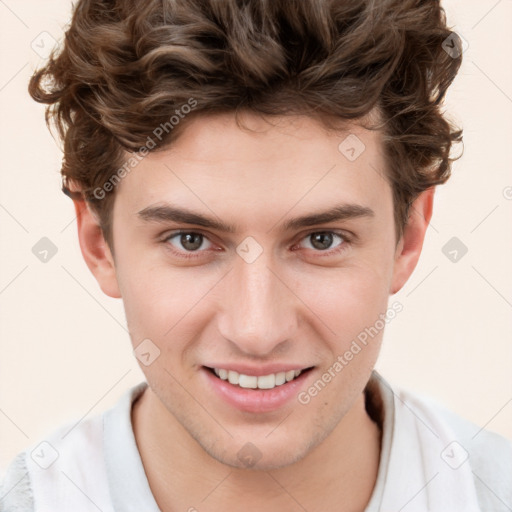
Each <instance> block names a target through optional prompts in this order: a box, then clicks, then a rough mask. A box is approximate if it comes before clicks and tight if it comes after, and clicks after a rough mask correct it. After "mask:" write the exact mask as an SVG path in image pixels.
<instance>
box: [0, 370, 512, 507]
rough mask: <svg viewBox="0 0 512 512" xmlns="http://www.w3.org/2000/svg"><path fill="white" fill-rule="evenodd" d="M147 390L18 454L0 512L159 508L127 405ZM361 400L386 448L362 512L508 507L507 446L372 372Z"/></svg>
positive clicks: (1, 492)
mask: <svg viewBox="0 0 512 512" xmlns="http://www.w3.org/2000/svg"><path fill="white" fill-rule="evenodd" d="M146 386H147V384H146V383H145V382H142V383H140V384H138V385H137V386H135V387H133V388H131V389H130V390H128V391H127V392H126V393H125V394H124V395H123V397H122V398H121V399H120V400H119V401H118V403H117V404H116V405H115V406H114V407H112V408H111V409H109V410H107V411H106V412H104V413H103V414H101V415H97V416H95V417H91V418H89V419H86V420H84V421H82V422H80V423H78V424H76V425H73V424H70V425H67V426H65V427H62V428H60V429H59V430H57V431H55V432H53V433H52V434H51V435H49V436H48V437H47V438H46V440H44V441H42V442H41V443H37V444H35V445H33V446H31V447H30V448H28V449H27V450H25V451H24V452H22V453H20V454H19V455H18V456H17V457H16V458H15V459H14V460H13V462H12V463H11V465H10V466H9V468H8V469H7V473H6V475H5V477H4V480H3V483H2V486H1V487H0V511H1V512H21V511H23V512H89V511H91V512H93V511H94V512H98V510H100V511H101V512H114V511H116V512H124V511H133V512H158V511H159V508H158V506H157V504H156V502H155V499H154V497H153V495H152V493H151V489H150V487H149V483H148V480H147V477H146V474H145V472H144V467H143V465H142V461H141V458H140V454H139V452H138V450H137V445H136V443H135V437H134V434H133V429H132V424H131V407H132V404H133V402H134V401H135V400H136V398H137V397H138V396H139V395H140V394H141V393H142V392H143V391H144V389H145V388H146ZM366 403H367V410H368V411H369V414H370V416H371V417H372V418H373V419H374V421H377V423H379V425H380V426H381V428H382V446H381V457H380V463H379V471H378V476H377V482H376V485H375V488H374V490H373V494H372V497H371V499H370V502H369V503H368V505H367V507H366V509H365V511H364V512H423V511H435V512H478V511H482V512H510V511H512V442H511V441H509V440H507V439H505V438H503V437H501V436H498V435H497V434H493V433H491V432H488V431H486V430H482V429H480V428H479V427H478V426H476V425H474V424H472V423H470V422H468V421H467V420H464V419H462V418H460V417H458V416H456V415H455V414H453V413H452V412H450V411H448V410H446V409H444V408H443V407H442V406H440V405H439V404H437V403H436V402H434V401H432V400H430V399H428V398H425V397H422V396H420V395H418V394H414V393H410V392H407V391H398V390H393V389H392V388H391V386H390V385H389V384H388V383H387V382H386V381H385V380H384V379H383V378H382V377H381V376H380V375H379V374H378V373H377V372H376V371H374V372H373V374H372V377H371V379H370V381H369V383H368V385H367V388H366ZM73 427H74V428H73ZM193 501H194V498H193V497H191V506H192V507H193V505H194V503H193ZM197 509H198V510H200V507H199V506H198V507H197Z"/></svg>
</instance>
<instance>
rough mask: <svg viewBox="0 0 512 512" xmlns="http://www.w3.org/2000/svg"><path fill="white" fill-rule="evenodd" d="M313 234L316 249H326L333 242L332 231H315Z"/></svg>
mask: <svg viewBox="0 0 512 512" xmlns="http://www.w3.org/2000/svg"><path fill="white" fill-rule="evenodd" d="M311 236H312V244H313V247H315V249H320V250H325V249H328V248H329V247H330V246H331V244H332V233H314V234H313V235H311Z"/></svg>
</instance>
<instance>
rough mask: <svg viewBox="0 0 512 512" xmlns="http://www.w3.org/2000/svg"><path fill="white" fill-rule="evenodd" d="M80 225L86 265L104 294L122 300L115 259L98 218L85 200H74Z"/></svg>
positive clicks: (79, 232)
mask: <svg viewBox="0 0 512 512" xmlns="http://www.w3.org/2000/svg"><path fill="white" fill-rule="evenodd" d="M73 202H74V204H75V211H76V220H77V225H78V240H79V242H80V249H81V250H82V255H83V257H84V260H85V263H86V264H87V266H88V267H89V270H90V271H91V272H92V273H93V275H94V277H95V278H96V281H98V284H99V285H100V288H101V289H102V290H103V292H104V293H105V294H106V295H108V296H109V297H113V298H115V299H118V298H121V293H120V291H119V286H118V283H117V276H116V271H115V264H114V258H113V256H112V253H111V251H110V248H109V246H108V244H107V242H106V241H105V238H104V236H103V232H102V231H101V227H100V224H99V221H98V218H97V216H96V215H95V214H94V212H93V211H91V208H90V207H89V205H88V204H87V202H86V201H85V200H83V199H73Z"/></svg>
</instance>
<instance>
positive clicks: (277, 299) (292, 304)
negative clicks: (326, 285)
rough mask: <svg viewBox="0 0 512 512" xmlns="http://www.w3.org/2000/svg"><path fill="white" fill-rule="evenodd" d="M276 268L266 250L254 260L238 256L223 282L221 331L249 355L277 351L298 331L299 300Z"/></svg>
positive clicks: (219, 325)
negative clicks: (247, 260) (249, 260)
mask: <svg viewBox="0 0 512 512" xmlns="http://www.w3.org/2000/svg"><path fill="white" fill-rule="evenodd" d="M273 267H275V265H273V264H272V262H271V258H270V257H269V256H267V253H266V251H264V252H263V253H262V254H261V255H260V256H259V257H258V258H257V259H256V261H253V262H252V263H248V262H246V261H244V260H243V259H242V258H240V257H238V256H237V257H236V258H235V262H234V268H233V270H232V271H231V272H230V273H229V274H228V276H227V278H228V279H226V280H225V282H224V283H223V289H222V296H221V297H220V300H221V304H220V313H219V314H218V317H217V318H218V328H219V331H220V334H221V335H222V336H223V337H224V339H226V340H229V341H230V342H231V343H233V344H234V345H236V347H237V348H238V350H239V351H240V352H242V353H244V354H245V355H247V356H249V357H250V356H270V355H271V354H272V353H273V352H274V353H276V354H277V353H278V352H279V351H280V350H281V349H284V348H285V346H286V345H287V341H288V342H289V340H291V339H292V337H293V336H294V335H295V333H296V329H297V325H298V321H297V314H298V311H299V310H298V308H297V305H298V304H299V303H300V301H299V300H298V298H297V297H296V296H295V295H294V293H293V291H292V290H290V289H289V288H288V287H287V284H285V283H286V279H285V277H284V276H282V275H279V274H280V273H279V272H278V271H276V270H275V268H273ZM288 286H289V285H288Z"/></svg>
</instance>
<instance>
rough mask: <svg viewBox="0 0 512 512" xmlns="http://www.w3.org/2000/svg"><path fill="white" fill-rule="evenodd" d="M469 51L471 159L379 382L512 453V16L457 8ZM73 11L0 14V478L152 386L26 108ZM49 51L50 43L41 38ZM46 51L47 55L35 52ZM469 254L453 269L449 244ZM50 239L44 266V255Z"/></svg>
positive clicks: (438, 221)
mask: <svg viewBox="0 0 512 512" xmlns="http://www.w3.org/2000/svg"><path fill="white" fill-rule="evenodd" d="M444 5H445V8H446V10H447V13H448V20H449V23H450V25H451V26H452V27H454V29H456V30H457V31H458V32H459V33H460V34H461V35H462V36H463V37H464V38H465V39H466V40H467V41H468V43H469V47H468V49H467V50H466V52H465V61H464V64H463V68H462V70H461V72H460V74H459V76H458V78H457V80H456V82H455V84H454V86H453V87H452V90H451V91H450V94H449V97H448V103H447V108H448V110H449V111H450V112H451V114H452V116H453V118H454V119H455V120H456V121H457V122H459V123H461V124H462V125H463V127H464V129H465V155H464V157H463V158H462V159H461V160H460V161H458V162H457V163H456V164H455V166H454V170H453V177H452V178H451V180H450V181H449V182H448V184H446V185H444V186H442V187H439V188H438V190H437V195H436V201H435V212H434V216H433V219H432V223H431V228H430V229H429V230H428V234H427V239H426V243H425V248H424V252H423V254H422V257H421V259H420V262H419V264H418V267H417V268H416V270H415V271H414V273H413V275H412V277H411V279H410V280H409V282H408V284H407V285H406V286H405V288H404V289H403V290H401V291H400V292H399V293H398V294H397V295H396V296H395V297H392V298H391V300H390V304H391V302H392V301H393V300H399V301H400V302H401V303H402V304H403V306H404V310H403V312H402V313H400V314H399V315H398V316H397V318H396V319H395V320H394V321H392V322H391V323H390V324H389V325H388V327H387V328H386V334H385V337H384V349H383V352H382V355H381V359H380V362H379V363H378V369H379V370H380V371H381V373H383V374H384V376H385V377H387V379H388V380H389V381H390V382H391V383H393V384H395V385H396V384H399V385H401V386H404V387H408V388H410V389H413V390H417V391H420V392H422V393H425V394H428V395H430V396H432V397H434V398H436V399H437V400H439V401H441V402H442V403H444V404H445V405H447V406H448V407H449V408H451V409H452V410H454V411H455V412H457V413H459V414H460V415H462V416H464V417H465V418H468V419H469V420H472V421H473V422H475V423H476V424H478V425H480V426H482V427H483V426H487V428H489V429H491V430H494V431H496V432H499V433H501V434H503V435H506V436H508V437H512V382H511V366H512V364H511V363H512V343H511V338H512V336H511V334H512V314H511V313H512V270H511V262H512V237H511V236H510V232H511V229H510V228H511V223H510V221H511V214H512V173H511V164H512V149H511V148H512V65H511V62H512V60H511V57H512V52H511V49H512V40H511V36H510V34H511V32H512V31H511V26H510V20H512V1H511V0H500V1H496V0H492V1H487V0H485V1H482V0H458V1H455V0H450V1H445V2H444ZM70 8H71V3H70V2H69V1H68V0H45V1H44V2H41V1H40V0H24V1H17V2H16V1H14V0H3V1H0V20H1V21H0V48H1V49H2V50H1V52H2V53H1V59H2V65H1V69H0V109H1V116H0V130H1V132H0V145H1V159H0V165H1V175H0V176H1V187H0V237H1V238H0V239H1V241H2V249H3V250H2V251H1V252H0V258H1V264H0V322H1V324H0V325H1V327H0V329H1V330H0V354H1V356H0V443H1V444H0V473H1V472H3V471H4V470H5V468H6V467H7V464H8V463H9V461H10V460H11V459H12V457H13V456H14V455H15V454H16V453H18V452H19V451H20V450H22V449H23V448H24V447H26V446H28V445H29V444H32V443H35V442H38V441H40V440H42V439H44V436H45V434H46V433H48V432H49V431H51V430H53V429H54V428H55V427H57V426H59V425H61V424H62V423H63V422H67V421H71V420H75V419H76V420H78V419H80V418H83V417H86V416H88V415H93V414H97V413H99V412H101V411H103V410H104V409H106V408H107V407H109V406H111V405H112V404H113V403H114V402H115V401H116V400H117V399H118V397H119V396H120V395H121V394H122V393H123V392H124V390H126V389H127V388H128V387H129V386H132V385H134V384H135V383H137V382H139V381H140V380H142V378H143V376H142V373H141V371H140V370H139V368H138V366H137V364H136V363H135V359H134V357H133V356H132V353H131V350H130V344H129V339H128V335H127V333H126V331H125V327H124V326H125V320H124V312H123V309H122V305H121V303H120V302H119V301H116V300H114V299H110V298H108V297H106V296H104V295H103V294H102V293H101V291H100V289H99V287H98V286H97V284H96V282H95V281H94V279H93V277H92V275H91V274H90V272H89V271H88V269H87V267H86V266H85V263H84V262H83V260H82V257H81V254H80V250H79V246H78V242H77V235H76V223H75V221H74V212H73V208H72V203H71V201H70V200H69V199H67V198H66V197H65V196H64V195H63V194H62V193H61V192H60V190H59V187H60V178H59V169H60V158H61V155H60V152H59V150H58V148H57V146H56V144H55V142H54V140H53V139H52V137H51V136H50V134H49V133H48V131H47V129H46V127H45V124H44V120H43V107H42V106H40V105H37V104H35V103H34V102H32V101H31V100H30V98H29V96H28V94H27V92H26V86H27V82H28V78H29V76H30V74H31V72H32V71H33V70H34V69H35V68H36V67H37V66H39V65H40V64H41V62H42V59H41V58H40V57H39V56H38V54H37V52H39V53H44V51H45V49H46V48H48V45H49V43H50V42H51V38H52V37H53V38H55V39H57V40H58V39H60V38H61V37H62V33H63V30H62V26H63V25H64V24H65V23H66V22H67V20H68V17H69V12H70ZM43 32H44V34H43V35H41V33H43ZM33 41H34V43H33ZM454 236H455V237H457V238H459V239H460V240H461V241H462V242H463V243H464V244H465V245H466V246H467V248H468V252H467V254H466V255H465V256H463V257H462V258H461V259H460V260H459V261H458V262H456V263H453V262H452V261H450V260H449V259H448V258H447V257H446V256H445V255H444V254H443V252H442V247H443V246H444V245H445V244H446V243H447V242H448V240H450V239H451V238H452V237H454ZM42 237H48V238H49V239H50V240H51V241H52V242H53V243H54V244H55V245H56V247H57V248H58V252H57V254H56V255H55V256H54V257H53V258H52V259H51V260H50V261H48V262H47V263H42V262H41V261H39V260H38V259H37V258H36V257H35V256H34V254H33V253H32V247H33V246H34V245H35V244H36V243H37V242H38V241H39V240H40V239H41V238H42Z"/></svg>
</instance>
